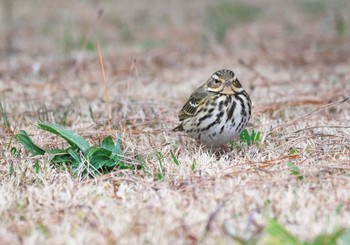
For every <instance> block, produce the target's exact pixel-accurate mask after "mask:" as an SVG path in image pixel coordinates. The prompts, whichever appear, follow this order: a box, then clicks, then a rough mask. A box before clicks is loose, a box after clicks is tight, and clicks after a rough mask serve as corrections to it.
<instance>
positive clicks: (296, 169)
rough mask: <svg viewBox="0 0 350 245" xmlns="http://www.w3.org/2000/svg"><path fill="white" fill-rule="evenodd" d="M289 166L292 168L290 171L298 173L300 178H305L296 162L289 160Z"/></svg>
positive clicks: (294, 173)
mask: <svg viewBox="0 0 350 245" xmlns="http://www.w3.org/2000/svg"><path fill="white" fill-rule="evenodd" d="M287 166H288V168H289V169H290V173H291V174H292V175H296V177H297V179H298V180H303V179H304V176H303V175H301V171H300V168H299V167H298V166H297V165H295V164H294V163H292V162H288V163H287Z"/></svg>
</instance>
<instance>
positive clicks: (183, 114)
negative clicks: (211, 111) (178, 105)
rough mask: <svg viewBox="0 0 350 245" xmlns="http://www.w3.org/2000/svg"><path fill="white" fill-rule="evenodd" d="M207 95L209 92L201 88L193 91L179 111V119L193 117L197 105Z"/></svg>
mask: <svg viewBox="0 0 350 245" xmlns="http://www.w3.org/2000/svg"><path fill="white" fill-rule="evenodd" d="M209 95H210V93H209V92H207V91H203V90H202V91H196V92H194V93H193V94H192V95H191V96H190V98H189V99H188V100H187V102H186V104H185V105H184V106H183V107H182V109H181V111H180V113H179V119H180V121H183V120H185V119H186V118H190V117H193V116H194V115H195V114H196V111H197V109H198V106H199V105H200V104H201V103H203V101H204V100H205V99H206V98H207V97H208V96H209Z"/></svg>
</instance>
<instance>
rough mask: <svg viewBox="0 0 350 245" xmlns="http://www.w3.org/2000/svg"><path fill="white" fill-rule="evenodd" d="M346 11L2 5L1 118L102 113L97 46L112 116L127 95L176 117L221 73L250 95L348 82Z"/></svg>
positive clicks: (187, 4) (337, 0)
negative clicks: (291, 85) (301, 84)
mask: <svg viewBox="0 0 350 245" xmlns="http://www.w3.org/2000/svg"><path fill="white" fill-rule="evenodd" d="M349 5H350V2H349V1H348V0H334V1H328V0H294V1H292V0H289V1H278V0H263V1H258V2H257V1H240V0H219V1H209V0H200V1H199V0H194V1H171V0H168V1H164V0H148V1H136V0H131V1H130V0H119V1H96V0H84V1H68V0H62V1H43V0H30V1H28V0H1V11H0V13H1V24H0V36H1V39H0V58H1V59H0V60H1V61H0V96H1V97H2V103H3V104H7V105H6V106H7V110H10V111H13V110H14V109H15V110H16V111H17V112H18V113H24V112H27V114H30V112H28V110H29V107H28V106H27V104H28V103H29V104H31V106H32V109H31V110H34V111H40V110H42V109H43V108H44V109H43V110H54V109H55V108H57V106H58V107H60V106H61V107H64V108H68V107H69V105H71V104H72V103H73V102H72V101H74V100H77V98H79V99H84V100H85V101H88V102H89V105H90V106H91V108H92V110H93V111H98V110H99V109H101V110H102V111H103V109H102V108H104V106H103V100H104V88H103V79H102V75H101V68H100V64H99V60H98V51H97V43H98V42H99V43H100V46H101V50H102V55H103V57H104V60H105V69H106V73H107V78H108V82H109V89H110V93H111V94H112V96H111V102H112V103H113V104H114V105H115V107H112V110H116V111H120V110H122V107H123V106H125V103H126V102H125V101H126V100H125V95H127V96H128V97H129V98H134V99H136V100H138V101H140V103H144V102H145V101H146V100H147V101H149V99H166V100H167V102H169V103H174V104H170V105H168V107H169V106H174V107H175V108H176V110H175V109H174V111H177V110H178V109H179V108H178V107H180V104H181V103H182V102H183V101H184V100H185V99H186V97H188V95H189V94H190V92H191V90H192V89H194V88H195V87H197V86H199V85H200V84H201V83H203V82H204V81H205V80H206V79H207V78H208V77H209V76H210V74H212V73H213V72H214V71H215V70H217V69H221V68H230V69H233V70H235V71H236V72H237V73H238V75H239V77H240V78H242V77H243V85H244V86H245V87H246V89H247V90H248V91H249V92H251V93H253V90H254V88H256V87H257V86H259V84H260V85H261V84H265V85H266V83H268V82H269V81H270V82H271V81H272V83H273V82H285V81H287V82H293V81H295V80H298V79H300V74H304V73H305V72H306V71H305V69H308V68H310V69H314V70H316V71H319V74H318V75H317V76H316V77H315V78H314V82H315V81H316V82H317V83H318V82H320V81H321V80H322V79H320V78H321V77H322V76H326V75H329V74H331V73H332V72H340V73H341V74H340V75H339V76H345V75H346V74H345V73H344V71H343V70H342V69H343V68H342V67H346V66H348V64H349V57H350V42H349V40H350V39H349V37H350V28H349V26H350V15H349V13H350V8H349ZM312 72H313V71H308V74H312ZM344 74H345V75H344ZM275 75H276V77H275ZM277 75H278V76H277ZM298 76H299V77H298ZM131 82H134V84H130V83H131ZM270 88H271V87H270ZM261 89H263V88H261ZM280 89H281V87H279V88H277V90H280ZM125 91H126V92H125ZM289 92H290V91H289ZM118 95H122V96H120V97H118ZM280 95H283V93H280V94H279V96H280ZM309 95H310V94H308V95H307V96H309ZM123 96H124V97H123ZM160 97H161V98H160ZM253 98H254V94H253ZM269 98H271V100H274V101H276V97H273V96H272V97H271V96H267V97H266V96H265V99H266V100H265V102H266V103H268V102H269ZM280 98H283V96H282V97H281V96H280ZM255 99H260V98H259V95H258V94H256V98H255ZM9 101H10V102H9ZM24 101H25V103H23V102H24ZM5 102H7V103H5ZM92 102H95V103H92ZM84 103H85V102H84ZM73 104H74V105H75V102H74V103H73ZM119 104H120V106H118V105H119ZM128 106H130V104H129V105H128ZM21 107H22V109H21ZM48 108H49V109H48ZM91 108H90V109H91ZM158 109H159V108H158ZM126 110H127V109H125V111H126ZM84 111H88V110H87V109H86V110H84ZM135 113H136V111H135ZM124 114H126V112H125V113H124ZM171 115H172V116H173V115H175V112H173V114H171ZM124 116H125V115H124Z"/></svg>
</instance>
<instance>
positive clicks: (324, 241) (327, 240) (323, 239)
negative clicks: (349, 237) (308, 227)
mask: <svg viewBox="0 0 350 245" xmlns="http://www.w3.org/2000/svg"><path fill="white" fill-rule="evenodd" d="M344 234H345V229H344V228H340V229H337V230H336V231H335V232H333V233H332V234H322V235H319V236H317V237H316V238H315V239H314V241H313V242H312V245H333V244H334V245H336V244H338V243H337V241H338V240H339V239H340V238H341V237H342V236H343V235H344Z"/></svg>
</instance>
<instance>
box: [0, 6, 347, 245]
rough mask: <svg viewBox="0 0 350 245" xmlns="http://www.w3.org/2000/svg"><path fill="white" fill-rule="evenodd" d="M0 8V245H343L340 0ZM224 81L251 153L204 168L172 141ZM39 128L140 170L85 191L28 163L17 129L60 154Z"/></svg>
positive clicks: (200, 155)
mask: <svg viewBox="0 0 350 245" xmlns="http://www.w3.org/2000/svg"><path fill="white" fill-rule="evenodd" d="M1 4H2V12H1V17H2V22H1V24H0V33H1V36H3V37H4V38H3V39H1V40H0V57H1V59H0V98H1V99H0V105H1V106H0V121H1V124H0V175H1V178H0V182H1V185H0V191H1V197H0V244H198V243H199V244H231V243H233V242H238V241H239V240H241V241H243V240H244V241H245V242H246V243H248V242H251V243H256V242H257V243H260V244H272V242H275V243H274V244H283V243H285V242H283V238H282V240H278V238H276V237H274V236H273V235H272V234H271V232H270V231H269V228H268V227H269V226H271V222H273V221H277V222H278V223H279V224H281V226H282V227H284V228H285V229H286V230H288V232H290V233H291V234H292V235H293V236H295V237H296V238H297V239H298V240H300V241H312V240H313V239H314V238H315V237H316V236H318V235H320V234H334V232H336V231H337V229H341V228H344V229H345V231H344V235H343V236H342V237H340V238H339V239H338V241H337V242H338V244H347V242H349V241H350V238H349V236H350V231H349V230H346V229H348V228H349V227H350V192H349V189H350V123H349V122H350V102H349V100H347V98H349V97H350V66H349V64H350V63H349V62H350V46H349V41H350V29H349V26H350V19H349V16H348V12H349V10H350V6H349V3H348V1H346V0H338V1H332V2H328V1H322V0H313V1H306V0H305V1H303V0H297V1H283V2H281V1H277V0H264V1H259V2H258V3H256V2H254V1H216V2H211V1H191V2H189V1H161V0H151V1H147V3H146V2H145V1H124V0H123V1H116V2H113V1H106V2H104V3H103V2H99V1H73V2H72V1H66V0H65V1H41V0H32V1H23V0H18V1H11V0H3V1H2V2H1ZM98 42H99V44H100V47H101V55H102V57H103V61H104V71H105V75H106V86H105V84H104V79H103V73H102V69H101V66H100V60H99V53H98V46H97V43H98ZM222 68H228V69H232V70H234V71H235V72H236V74H237V76H238V78H239V79H240V81H241V83H242V85H243V87H244V88H245V89H246V91H247V92H248V94H249V95H250V97H251V100H252V103H253V111H252V120H251V123H250V125H249V127H248V131H249V132H251V131H252V130H253V129H254V131H255V132H260V134H261V140H260V141H259V142H256V143H254V144H252V145H247V144H246V143H245V142H241V141H240V140H239V139H236V140H235V141H233V142H231V143H230V145H228V147H230V148H228V150H226V152H225V153H221V154H216V153H214V152H212V151H211V150H209V149H207V148H205V147H203V146H201V145H199V144H198V143H197V142H195V141H194V140H192V139H190V138H188V137H186V135H185V134H183V133H178V132H176V133H174V132H172V131H171V129H172V128H174V127H175V126H176V125H177V123H178V119H177V113H178V112H179V110H180V109H181V106H182V105H183V104H184V102H185V101H186V99H187V98H188V96H189V95H190V94H191V92H192V91H193V90H194V89H195V88H196V87H198V86H200V85H201V84H202V83H203V82H204V81H206V79H208V78H209V76H210V75H211V74H212V73H213V72H215V71H216V70H218V69H222ZM106 91H107V93H106ZM107 94H108V95H107ZM106 101H107V105H108V109H106ZM108 112H109V113H108ZM38 122H50V123H55V124H59V125H62V126H64V127H66V128H68V129H71V130H75V131H76V132H77V133H78V134H80V135H82V136H83V137H84V138H85V139H86V140H87V141H88V142H89V143H90V144H91V145H98V144H100V143H101V141H102V140H103V139H104V138H105V137H106V136H112V137H113V139H116V138H118V135H119V136H120V137H121V142H122V143H121V146H122V149H123V157H124V162H125V163H126V164H131V165H134V166H136V167H135V168H134V170H130V169H118V168H116V169H114V170H113V171H111V172H109V173H107V174H104V175H100V176H90V177H89V176H86V175H85V176H84V175H81V174H80V175H79V174H75V173H74V172H72V171H71V170H67V169H66V168H63V167H62V166H57V165H55V164H52V163H50V161H49V157H48V156H47V155H45V156H33V155H32V154H30V153H29V152H28V151H27V150H26V149H25V148H24V147H23V145H21V144H20V143H19V142H18V141H17V139H16V137H15V135H16V134H18V133H19V132H20V130H25V131H26V132H27V133H28V134H29V135H30V136H31V138H32V139H33V141H34V142H35V143H36V144H38V145H39V146H41V147H42V148H45V149H52V148H63V147H64V146H66V143H65V141H64V140H62V138H59V137H57V136H54V135H53V134H50V133H48V132H46V131H44V130H41V129H39V128H38V127H37V124H38ZM140 159H142V160H140ZM137 166H138V167H137ZM140 166H141V168H140ZM292 244H296V243H292Z"/></svg>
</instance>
